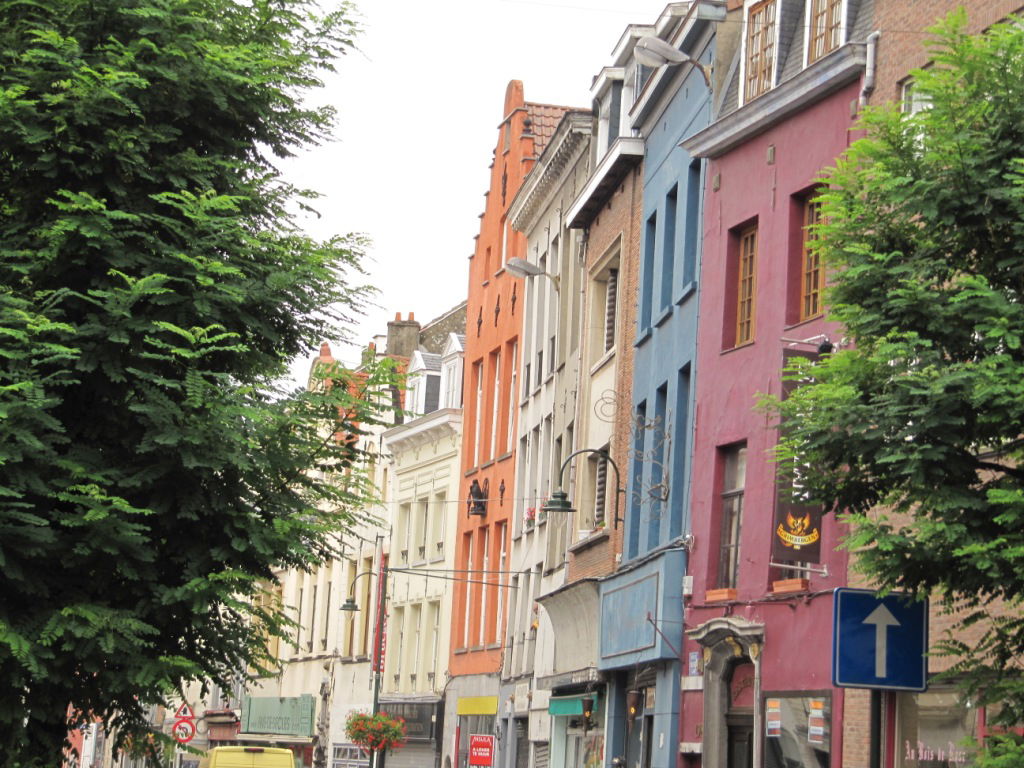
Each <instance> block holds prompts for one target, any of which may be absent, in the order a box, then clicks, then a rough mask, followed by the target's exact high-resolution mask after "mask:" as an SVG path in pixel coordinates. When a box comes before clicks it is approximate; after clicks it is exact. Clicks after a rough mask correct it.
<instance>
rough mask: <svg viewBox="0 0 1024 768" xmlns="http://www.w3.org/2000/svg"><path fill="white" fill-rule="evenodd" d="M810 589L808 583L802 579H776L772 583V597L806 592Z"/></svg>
mask: <svg viewBox="0 0 1024 768" xmlns="http://www.w3.org/2000/svg"><path fill="white" fill-rule="evenodd" d="M810 588H811V583H810V581H809V580H807V579H803V578H797V579H777V580H775V581H773V582H772V594H773V595H784V594H790V593H793V592H807V591H808V590H809V589H810Z"/></svg>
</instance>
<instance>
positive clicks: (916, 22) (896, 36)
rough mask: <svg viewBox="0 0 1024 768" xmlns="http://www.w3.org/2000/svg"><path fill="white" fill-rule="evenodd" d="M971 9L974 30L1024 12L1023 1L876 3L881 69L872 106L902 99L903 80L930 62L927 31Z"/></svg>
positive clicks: (902, 0) (969, 15) (907, 0)
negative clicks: (952, 14)
mask: <svg viewBox="0 0 1024 768" xmlns="http://www.w3.org/2000/svg"><path fill="white" fill-rule="evenodd" d="M960 6H963V7H965V8H966V9H967V18H968V21H969V24H970V26H969V29H970V31H973V32H977V31H980V30H983V29H985V28H986V27H989V26H991V25H992V24H994V23H995V22H997V21H999V20H1000V19H1003V18H1005V17H1006V16H1008V15H1009V14H1011V13H1015V12H1017V11H1019V10H1021V9H1024V3H1021V0H875V19H874V23H873V25H872V29H875V30H879V31H880V32H881V37H879V39H878V68H877V70H876V81H875V91H874V93H873V94H872V96H871V99H870V103H872V104H880V103H883V102H886V101H894V100H896V99H898V98H899V97H900V86H901V81H902V80H904V79H905V78H906V77H907V74H908V73H909V72H910V70H912V69H916V68H918V67H922V66H924V65H925V64H927V63H928V61H929V58H930V57H929V56H928V51H927V50H926V48H925V43H926V42H927V40H928V35H927V33H926V32H925V30H926V29H927V28H928V27H930V26H932V25H933V24H934V23H935V22H936V21H937V20H939V19H941V18H943V17H944V16H946V14H948V13H949V12H950V11H953V10H954V9H956V8H958V7H960Z"/></svg>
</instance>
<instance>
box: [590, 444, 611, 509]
mask: <svg viewBox="0 0 1024 768" xmlns="http://www.w3.org/2000/svg"><path fill="white" fill-rule="evenodd" d="M609 448H610V446H609V445H608V443H605V444H604V445H603V446H602V447H601V450H602V451H604V452H605V453H606V454H607V453H608V450H609ZM591 461H592V462H593V463H594V527H595V528H600V527H603V526H604V523H605V514H606V510H607V508H608V459H607V458H605V457H604V456H602V455H600V454H593V456H592V458H591ZM612 504H613V505H614V500H613V502H612Z"/></svg>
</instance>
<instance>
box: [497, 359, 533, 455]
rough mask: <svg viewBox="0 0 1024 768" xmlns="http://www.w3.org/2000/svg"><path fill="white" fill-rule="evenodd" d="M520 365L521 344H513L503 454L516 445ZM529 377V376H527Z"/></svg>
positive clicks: (509, 364)
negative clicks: (517, 381)
mask: <svg viewBox="0 0 1024 768" xmlns="http://www.w3.org/2000/svg"><path fill="white" fill-rule="evenodd" d="M518 365H519V342H518V341H513V342H512V352H511V353H510V354H509V356H508V367H509V377H510V378H509V385H508V424H507V429H506V432H505V443H504V445H502V447H501V452H502V453H506V452H507V451H509V450H511V449H512V446H513V445H515V443H514V442H513V441H514V440H515V437H516V432H515V430H516V396H517V394H518V393H517V392H516V368H517V367H518ZM527 376H529V374H527Z"/></svg>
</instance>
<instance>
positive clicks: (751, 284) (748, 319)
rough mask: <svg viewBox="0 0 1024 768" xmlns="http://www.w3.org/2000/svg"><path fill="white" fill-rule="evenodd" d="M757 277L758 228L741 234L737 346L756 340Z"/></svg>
mask: <svg viewBox="0 0 1024 768" xmlns="http://www.w3.org/2000/svg"><path fill="white" fill-rule="evenodd" d="M756 277H757V226H756V225H755V226H753V227H748V228H747V229H745V230H743V231H742V232H741V233H740V248H739V269H738V278H737V279H738V282H737V285H736V346H739V345H740V344H746V343H747V342H748V341H752V340H753V338H754V289H755V281H756Z"/></svg>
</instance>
